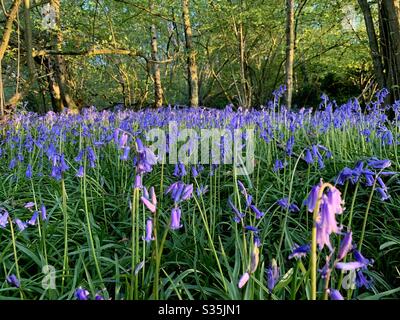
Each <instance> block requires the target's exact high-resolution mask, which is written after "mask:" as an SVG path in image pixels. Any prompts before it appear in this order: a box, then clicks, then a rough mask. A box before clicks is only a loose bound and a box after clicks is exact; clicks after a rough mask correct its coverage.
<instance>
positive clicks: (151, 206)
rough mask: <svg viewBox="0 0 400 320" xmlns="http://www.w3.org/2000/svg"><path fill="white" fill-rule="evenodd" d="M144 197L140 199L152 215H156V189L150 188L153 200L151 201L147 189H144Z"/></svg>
mask: <svg viewBox="0 0 400 320" xmlns="http://www.w3.org/2000/svg"><path fill="white" fill-rule="evenodd" d="M143 193H144V195H143V196H142V197H140V199H141V200H142V202H143V204H144V205H145V206H146V207H147V209H149V210H150V211H151V212H152V213H155V212H156V210H157V198H156V194H155V192H154V187H151V188H150V196H151V200H150V199H149V198H150V197H149V195H148V192H147V189H146V188H144V192H143Z"/></svg>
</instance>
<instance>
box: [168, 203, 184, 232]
mask: <svg viewBox="0 0 400 320" xmlns="http://www.w3.org/2000/svg"><path fill="white" fill-rule="evenodd" d="M182 227H183V225H182V224H181V209H179V207H174V208H172V211H171V224H170V228H171V230H177V229H180V228H182Z"/></svg>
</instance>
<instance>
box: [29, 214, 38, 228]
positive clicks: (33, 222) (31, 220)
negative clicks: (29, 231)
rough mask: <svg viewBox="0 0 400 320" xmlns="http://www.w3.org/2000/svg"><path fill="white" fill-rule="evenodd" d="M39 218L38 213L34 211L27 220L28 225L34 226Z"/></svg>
mask: <svg viewBox="0 0 400 320" xmlns="http://www.w3.org/2000/svg"><path fill="white" fill-rule="evenodd" d="M38 217H39V212H38V211H35V212H34V213H33V215H32V217H31V218H30V219H29V221H28V224H29V225H31V226H34V225H35V224H36V221H37V219H38Z"/></svg>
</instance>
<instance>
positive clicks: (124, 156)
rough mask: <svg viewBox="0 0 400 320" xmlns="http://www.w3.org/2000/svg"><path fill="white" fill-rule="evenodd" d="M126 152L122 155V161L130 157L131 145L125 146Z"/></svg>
mask: <svg viewBox="0 0 400 320" xmlns="http://www.w3.org/2000/svg"><path fill="white" fill-rule="evenodd" d="M123 150H124V152H123V154H122V155H121V160H122V161H127V160H128V159H129V152H130V151H131V148H130V147H124V149H123Z"/></svg>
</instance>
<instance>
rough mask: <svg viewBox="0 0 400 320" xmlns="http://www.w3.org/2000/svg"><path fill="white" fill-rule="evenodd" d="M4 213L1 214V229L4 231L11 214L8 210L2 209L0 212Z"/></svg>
mask: <svg viewBox="0 0 400 320" xmlns="http://www.w3.org/2000/svg"><path fill="white" fill-rule="evenodd" d="M2 211H3V213H0V228H3V229H4V228H5V227H7V224H8V217H9V214H8V211H7V210H4V209H1V208H0V212H2Z"/></svg>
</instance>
